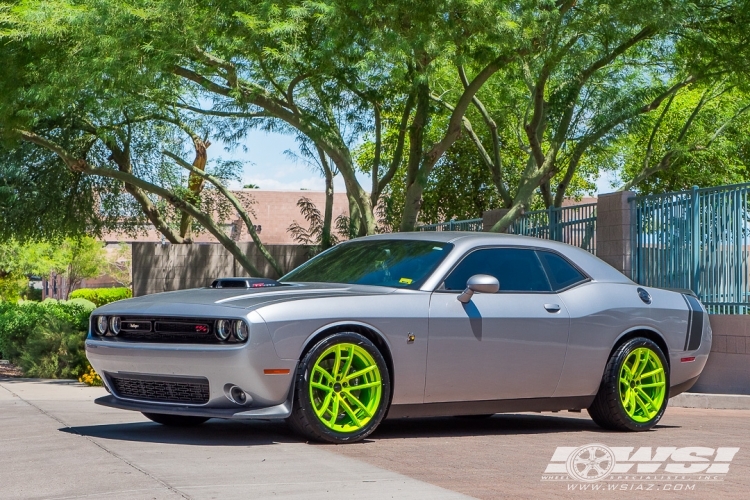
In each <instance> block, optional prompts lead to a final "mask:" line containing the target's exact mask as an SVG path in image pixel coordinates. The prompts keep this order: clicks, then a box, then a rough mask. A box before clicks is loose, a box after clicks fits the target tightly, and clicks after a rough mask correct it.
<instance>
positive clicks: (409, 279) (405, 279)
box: [398, 278, 414, 285]
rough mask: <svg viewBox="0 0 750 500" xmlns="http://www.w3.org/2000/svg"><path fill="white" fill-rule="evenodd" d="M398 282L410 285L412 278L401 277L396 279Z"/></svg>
mask: <svg viewBox="0 0 750 500" xmlns="http://www.w3.org/2000/svg"><path fill="white" fill-rule="evenodd" d="M398 282H399V283H401V284H402V285H411V284H412V283H413V282H414V280H413V279H411V278H401V279H400V280H398Z"/></svg>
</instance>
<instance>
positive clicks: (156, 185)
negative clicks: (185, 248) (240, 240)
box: [0, 2, 282, 275]
mask: <svg viewBox="0 0 750 500" xmlns="http://www.w3.org/2000/svg"><path fill="white" fill-rule="evenodd" d="M113 6H114V5H113ZM39 9H41V10H39ZM8 12H9V14H8V15H7V16H6V17H5V19H4V22H5V25H6V27H7V28H8V29H7V30H6V31H5V32H4V35H3V38H4V45H3V49H2V51H3V52H2V54H3V56H4V60H5V61H6V63H7V65H8V66H9V67H10V68H12V70H13V71H11V72H10V73H5V74H8V75H10V74H12V75H13V76H12V77H8V78H4V79H2V80H1V81H0V88H2V90H3V91H4V93H3V96H2V98H0V133H1V134H2V135H3V136H4V137H5V138H6V140H7V141H8V143H10V144H11V147H12V148H13V149H14V150H20V151H23V152H24V153H25V154H27V155H28V154H38V153H37V152H36V151H34V150H33V148H32V149H31V150H29V146H32V145H33V146H35V147H38V148H41V149H42V150H44V151H45V153H46V154H44V156H45V161H47V162H49V161H50V158H49V154H53V155H55V156H56V157H57V161H58V163H59V162H60V160H61V161H62V164H63V165H64V166H65V167H67V170H68V171H69V174H71V180H74V181H77V180H80V179H81V178H96V179H104V182H102V181H98V182H95V183H94V184H97V185H98V187H99V189H94V190H92V193H93V194H95V196H96V197H98V198H99V202H100V203H98V206H99V207H100V208H104V209H105V211H106V210H109V213H110V214H112V215H110V216H108V217H107V218H108V219H109V220H110V221H111V220H112V219H120V222H123V220H124V221H125V222H126V223H127V222H131V227H132V225H134V224H132V223H133V222H135V223H137V219H138V218H140V217H145V218H147V219H148V220H149V222H151V223H152V224H153V225H154V227H155V228H156V229H157V230H158V231H159V232H161V233H162V234H163V235H164V236H165V238H166V239H167V240H168V241H170V242H172V243H187V242H190V241H191V237H190V233H191V229H192V228H195V227H196V226H197V227H198V228H201V229H203V230H207V231H208V232H210V233H211V234H213V235H214V236H215V237H216V238H217V239H218V240H219V242H220V243H222V244H223V245H224V246H225V247H227V249H228V250H229V251H230V252H231V253H232V254H233V255H234V257H235V258H236V259H237V260H238V262H240V263H241V265H243V267H244V268H245V269H246V270H247V271H248V272H250V273H251V274H255V275H257V274H258V271H257V270H256V269H255V267H254V266H253V265H252V263H251V262H250V261H249V260H248V259H247V257H246V256H245V255H244V254H243V252H242V251H241V250H240V249H239V247H238V246H237V245H236V243H235V242H234V241H232V240H231V238H229V237H228V236H227V235H226V234H225V233H224V231H223V229H222V228H221V226H220V224H219V223H218V222H217V221H216V220H214V216H216V215H217V213H219V214H220V213H221V211H222V210H223V211H224V212H226V210H227V207H231V209H233V210H234V211H236V212H237V213H238V214H239V215H240V217H241V218H242V220H243V221H244V222H245V223H246V225H247V228H248V231H249V232H250V234H251V237H252V238H253V240H254V241H255V243H256V245H257V246H258V248H259V250H260V251H261V253H262V254H263V255H264V256H265V257H266V258H267V259H268V260H269V262H270V263H271V265H272V266H273V267H274V268H275V269H276V271H277V272H278V273H282V270H281V269H280V267H279V266H278V263H277V262H276V261H275V259H274V258H273V257H272V256H271V254H270V253H269V252H268V251H267V249H265V247H264V246H263V244H262V242H261V241H260V239H259V237H258V235H257V234H256V232H255V229H254V225H253V224H252V221H251V219H250V215H249V214H248V211H247V209H246V207H245V206H244V205H243V204H242V203H241V202H240V200H238V199H237V197H235V196H234V195H232V194H231V193H230V192H229V191H228V190H227V189H226V187H225V185H224V183H225V181H226V180H227V179H228V178H229V177H230V176H231V175H232V171H231V169H232V167H233V166H234V167H236V164H235V165H232V164H226V163H225V164H218V165H217V166H216V167H215V168H214V169H212V170H213V172H208V171H207V170H206V165H207V153H206V150H207V148H208V146H209V145H210V142H209V140H208V138H207V136H206V134H201V133H199V131H198V130H199V128H204V125H203V123H202V122H201V121H200V120H198V119H195V118H191V117H189V116H185V112H183V111H182V110H183V108H180V107H179V106H178V104H182V105H183V106H184V104H183V103H184V102H185V101H186V100H187V99H189V98H190V93H189V92H187V91H186V90H185V89H183V88H181V87H179V86H175V85H170V84H169V82H167V83H164V82H163V81H162V79H160V77H159V75H155V74H153V73H144V72H142V71H139V68H137V67H134V66H132V65H128V64H127V62H128V61H127V60H124V61H123V62H125V63H126V64H124V65H123V64H121V61H113V60H112V59H111V58H110V57H108V55H107V54H102V53H98V54H97V53H96V50H95V49H96V47H95V44H94V43H92V39H91V38H90V37H91V36H92V32H91V30H90V28H91V27H92V26H93V25H97V23H98V22H99V21H100V19H97V18H95V17H96V16H89V17H86V16H78V15H77V14H76V12H78V11H76V9H75V8H71V7H70V6H69V5H67V4H66V3H65V2H45V3H44V4H41V3H35V2H29V3H27V4H23V5H17V6H16V7H15V8H13V9H10V10H8ZM81 47H84V48H85V49H84V51H83V52H84V53H81V51H80V50H79V49H80V48H81ZM40 62H43V63H44V65H45V71H44V72H38V71H36V68H37V67H38V65H39V64H40ZM92 75H96V76H93V77H92ZM82 81H86V82H87V85H86V86H85V88H84V89H83V91H81V90H80V82H82ZM227 131H228V132H231V130H228V129H227V128H226V127H225V128H224V129H221V130H216V132H217V133H224V132H227ZM186 138H187V139H189V141H190V145H191V146H190V147H189V148H184V147H183V143H184V142H186V141H185V139H186ZM185 150H192V151H194V153H195V159H194V160H193V162H192V163H189V162H187V161H184V160H183V159H182V157H181V155H182V154H184V152H185ZM32 166H34V164H32ZM175 169H176V170H175ZM182 169H185V170H187V171H188V172H189V175H187V179H184V177H183V176H182V175H181V173H180V172H182ZM36 173H37V172H36V170H32V171H29V174H31V175H32V176H33V175H34V174H36ZM206 181H207V182H208V184H210V185H211V189H204V185H205V184H204V183H205V182H206ZM183 183H184V184H183ZM89 184H90V183H89ZM123 191H124V192H123ZM125 193H127V195H129V196H128V200H129V201H130V202H131V203H130V204H129V206H128V204H127V203H126V204H123V197H124V196H125ZM132 202H135V203H134V204H133V203H132ZM164 203H165V204H168V205H169V206H171V207H172V216H173V217H172V220H170V218H169V217H167V215H168V214H165V210H164V207H163V205H162V207H160V206H159V205H160V204H164ZM89 206H90V205H89ZM136 213H137V215H138V216H140V217H137V216H136V217H133V215H135V214H136ZM129 216H130V217H129ZM129 218H130V220H128V219H129ZM133 219H135V221H134V220H133ZM174 219H178V220H179V222H178V223H177V224H175V223H174V222H173V221H174ZM18 220H23V214H19V216H18Z"/></svg>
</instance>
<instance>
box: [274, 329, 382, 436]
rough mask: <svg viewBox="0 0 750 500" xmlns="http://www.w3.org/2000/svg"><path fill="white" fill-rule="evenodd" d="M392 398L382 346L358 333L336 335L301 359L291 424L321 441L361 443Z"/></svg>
mask: <svg viewBox="0 0 750 500" xmlns="http://www.w3.org/2000/svg"><path fill="white" fill-rule="evenodd" d="M390 394H391V384H390V379H389V376H388V368H387V366H386V364H385V360H384V359H383V356H382V354H380V351H379V350H378V348H377V347H375V345H374V344H373V343H372V342H370V341H369V340H368V339H367V338H366V337H364V336H362V335H360V334H358V333H337V334H335V335H331V336H330V337H326V338H325V339H323V340H321V341H320V342H318V343H317V344H316V345H315V347H313V348H312V349H311V350H310V352H308V353H307V354H306V355H305V357H304V358H303V359H302V362H301V363H300V368H299V370H298V372H297V381H296V385H295V396H294V405H293V410H292V415H291V416H290V417H289V423H290V425H291V426H292V427H293V428H294V429H295V430H296V431H297V432H299V433H301V434H302V435H304V436H305V437H307V438H309V439H313V440H316V441H325V442H328V443H351V442H355V441H359V440H361V439H364V438H365V437H367V436H368V435H370V433H372V431H374V430H375V428H376V427H377V426H378V424H380V422H381V421H382V420H383V417H384V416H385V413H386V410H387V407H388V402H389V400H390Z"/></svg>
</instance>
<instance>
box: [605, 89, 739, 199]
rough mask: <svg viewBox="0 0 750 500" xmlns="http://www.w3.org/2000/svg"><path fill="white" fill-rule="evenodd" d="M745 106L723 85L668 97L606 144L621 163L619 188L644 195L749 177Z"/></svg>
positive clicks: (737, 95)
mask: <svg viewBox="0 0 750 500" xmlns="http://www.w3.org/2000/svg"><path fill="white" fill-rule="evenodd" d="M748 111H750V97H748V96H747V95H746V94H744V93H743V92H741V91H739V90H738V89H737V88H735V87H734V86H728V85H726V84H717V85H709V86H704V87H702V88H701V87H696V88H694V89H689V90H687V91H685V92H683V93H680V94H678V95H675V96H673V97H672V98H670V100H669V102H667V103H666V105H665V106H663V108H662V109H661V110H660V113H659V114H658V115H650V116H648V117H644V119H643V120H642V121H641V122H639V123H638V124H636V125H635V126H633V127H632V129H631V131H630V133H629V134H627V135H626V136H623V137H622V138H621V139H620V140H619V141H617V142H616V143H615V144H613V145H612V147H611V148H610V154H611V155H612V156H615V157H620V158H622V162H623V166H622V171H621V175H622V178H623V180H624V181H625V182H624V183H623V184H622V186H621V188H620V189H621V190H627V189H632V188H637V190H638V191H639V192H640V193H644V194H649V193H654V192H666V191H681V190H685V189H689V188H690V187H691V186H694V185H698V186H712V185H717V184H734V183H739V182H746V181H748V180H750V171H749V170H748V169H749V168H750V156H748V153H750V139H748V135H747V130H748V123H749V122H748V119H747V118H746V115H747V114H748Z"/></svg>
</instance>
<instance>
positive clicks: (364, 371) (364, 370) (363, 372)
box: [344, 365, 378, 382]
mask: <svg viewBox="0 0 750 500" xmlns="http://www.w3.org/2000/svg"><path fill="white" fill-rule="evenodd" d="M377 368H378V365H370V366H368V367H367V368H362V369H361V370H359V371H357V372H354V373H352V374H351V375H349V376H347V377H344V380H345V381H347V382H348V381H350V380H352V379H355V378H358V377H361V376H362V375H366V374H368V373H370V372H371V371H373V370H376V369H377Z"/></svg>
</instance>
